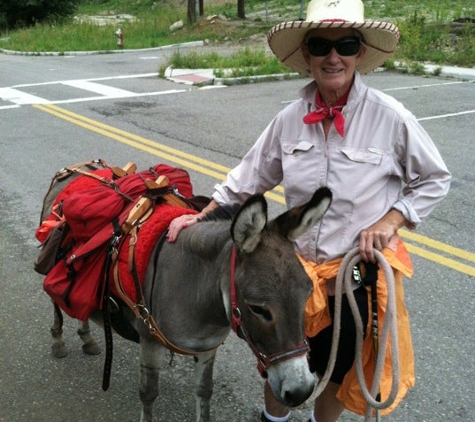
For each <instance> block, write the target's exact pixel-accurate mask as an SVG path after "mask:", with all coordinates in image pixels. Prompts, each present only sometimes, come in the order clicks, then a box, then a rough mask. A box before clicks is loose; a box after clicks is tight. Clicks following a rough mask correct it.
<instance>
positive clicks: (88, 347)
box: [82, 342, 101, 355]
mask: <svg viewBox="0 0 475 422" xmlns="http://www.w3.org/2000/svg"><path fill="white" fill-rule="evenodd" d="M82 351H83V352H84V353H86V354H87V355H99V354H100V353H101V348H100V347H99V346H98V345H97V343H96V342H91V343H86V344H83V345H82Z"/></svg>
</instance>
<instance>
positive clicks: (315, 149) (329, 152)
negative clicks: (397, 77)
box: [213, 73, 450, 264]
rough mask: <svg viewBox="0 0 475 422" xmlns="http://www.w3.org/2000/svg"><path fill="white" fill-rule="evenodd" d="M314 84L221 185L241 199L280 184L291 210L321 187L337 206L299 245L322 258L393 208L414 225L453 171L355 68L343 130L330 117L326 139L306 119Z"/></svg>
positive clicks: (218, 196) (349, 244) (411, 120)
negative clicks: (340, 130) (328, 189)
mask: <svg viewBox="0 0 475 422" xmlns="http://www.w3.org/2000/svg"><path fill="white" fill-rule="evenodd" d="M316 90H317V85H316V83H315V82H311V83H310V84H308V85H307V86H305V87H304V88H303V89H302V90H301V91H300V95H301V99H300V100H297V101H295V102H294V103H292V104H290V105H288V106H287V107H286V108H285V109H283V110H282V111H281V112H279V113H278V114H277V116H276V117H275V118H274V119H273V120H272V122H271V123H270V124H269V125H268V126H267V128H266V129H265V130H264V132H263V133H262V134H261V136H260V137H259V139H258V140H257V142H256V143H255V144H254V146H253V147H252V148H251V149H250V150H249V152H248V153H247V154H246V155H245V156H244V158H243V159H242V161H241V163H240V164H239V165H238V166H237V167H235V168H234V169H233V170H232V171H231V172H230V173H229V174H228V176H227V179H226V180H225V181H224V182H223V183H222V184H220V185H216V186H215V191H214V194H213V198H214V199H215V200H216V202H218V203H219V204H223V203H231V202H238V203H242V202H244V201H245V200H246V199H247V198H248V197H249V196H250V195H252V194H254V193H264V192H266V191H268V190H271V189H273V188H274V187H276V186H277V185H279V184H280V183H282V185H283V187H284V190H285V201H286V205H287V207H288V208H291V207H293V206H296V205H301V204H304V203H306V202H307V201H309V200H310V198H311V196H312V195H313V193H314V192H315V191H316V190H317V189H318V188H319V187H321V186H327V187H328V188H330V189H331V191H332V192H333V201H332V204H331V206H330V208H329V210H328V211H327V213H326V214H325V215H324V217H323V218H322V220H321V221H320V222H318V223H317V224H316V225H315V226H314V227H313V228H312V229H311V230H309V231H308V232H307V233H306V234H305V235H303V236H302V237H300V238H299V239H298V240H297V242H296V250H297V251H298V252H299V253H300V254H301V255H302V256H303V257H304V258H305V259H307V260H310V261H313V262H316V263H317V264H320V263H322V262H325V261H328V260H331V259H334V258H337V257H340V256H342V255H344V254H345V253H346V252H348V251H349V250H351V249H352V248H354V247H356V246H357V245H358V241H359V235H360V233H361V231H362V230H364V229H367V228H368V227H370V226H371V225H373V224H374V223H375V222H376V221H378V220H379V219H381V218H382V217H383V216H384V215H385V214H386V213H387V212H388V211H389V210H390V209H391V208H395V209H397V210H399V211H401V212H402V213H403V215H404V217H405V218H406V219H407V220H408V221H409V222H411V223H412V224H413V226H414V227H415V226H417V224H418V223H420V222H421V220H422V219H424V218H425V217H427V216H428V215H429V214H430V212H431V211H432V210H433V209H434V207H435V206H436V205H437V203H439V202H440V201H441V200H442V199H443V198H444V197H445V195H446V194H447V192H448V190H449V185H450V173H449V171H448V170H447V167H446V165H445V163H444V161H443V160H442V158H441V156H440V154H439V152H438V150H437V148H436V147H435V145H434V143H433V142H432V140H431V138H430V137H429V135H428V134H427V133H426V131H425V130H424V129H423V128H422V126H421V125H420V124H419V123H418V122H417V120H416V118H415V117H414V116H413V115H412V114H411V113H410V112H409V111H408V110H407V109H406V108H405V107H404V106H403V105H402V104H401V103H399V102H398V101H396V100H395V99H394V98H392V97H390V96H388V95H386V94H384V93H382V92H380V91H378V90H375V89H372V88H368V87H367V86H366V85H365V84H364V83H363V81H362V80H361V78H360V76H359V74H358V73H356V75H355V81H354V84H353V87H352V88H351V91H350V95H349V97H348V102H347V104H346V106H345V107H344V108H343V110H342V114H343V116H344V118H345V136H344V137H343V138H342V137H341V136H340V135H339V134H338V133H337V131H336V130H335V127H334V125H333V123H332V125H331V128H330V131H329V133H328V137H327V139H326V140H325V135H324V132H323V125H322V122H320V123H317V124H315V125H306V124H304V123H303V122H302V119H303V117H304V116H305V115H306V114H307V113H308V112H309V111H311V110H313V109H314V107H315V106H314V101H315V94H316Z"/></svg>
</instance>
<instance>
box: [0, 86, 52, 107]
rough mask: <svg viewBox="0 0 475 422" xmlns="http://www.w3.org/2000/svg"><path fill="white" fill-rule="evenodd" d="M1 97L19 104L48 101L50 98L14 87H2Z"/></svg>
mask: <svg viewBox="0 0 475 422" xmlns="http://www.w3.org/2000/svg"><path fill="white" fill-rule="evenodd" d="M0 98H1V99H2V100H3V101H9V102H11V103H14V104H18V105H25V104H47V103H48V100H45V99H44V98H41V97H37V96H36V95H31V94H27V93H26V92H22V91H19V90H18V89H14V88H0Z"/></svg>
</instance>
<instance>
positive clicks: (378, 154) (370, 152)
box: [341, 148, 384, 165]
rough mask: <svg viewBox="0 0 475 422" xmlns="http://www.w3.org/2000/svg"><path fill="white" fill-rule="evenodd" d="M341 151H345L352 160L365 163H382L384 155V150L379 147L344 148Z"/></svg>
mask: <svg viewBox="0 0 475 422" xmlns="http://www.w3.org/2000/svg"><path fill="white" fill-rule="evenodd" d="M341 152H343V154H345V156H346V157H347V158H349V159H350V160H351V161H354V162H356V163H363V164H374V165H380V164H381V162H382V160H383V156H384V152H383V151H382V150H380V149H377V148H368V149H355V148H342V150H341Z"/></svg>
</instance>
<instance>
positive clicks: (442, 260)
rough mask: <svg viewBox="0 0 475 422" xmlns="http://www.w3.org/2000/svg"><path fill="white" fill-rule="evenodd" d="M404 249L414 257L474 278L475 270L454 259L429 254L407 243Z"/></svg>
mask: <svg viewBox="0 0 475 422" xmlns="http://www.w3.org/2000/svg"><path fill="white" fill-rule="evenodd" d="M406 247H407V250H408V251H409V252H411V253H413V254H414V255H418V256H420V257H422V258H425V259H428V260H429V261H433V262H435V263H437V264H440V265H444V266H445V267H448V268H452V269H453V270H456V271H459V272H461V273H464V274H467V275H470V276H472V277H475V268H474V267H471V266H470V265H466V264H462V263H461V262H458V261H455V260H454V259H450V258H447V257H445V256H443V255H439V254H437V253H434V252H430V251H428V250H426V249H423V248H420V247H418V246H415V245H412V244H410V243H407V242H406Z"/></svg>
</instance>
